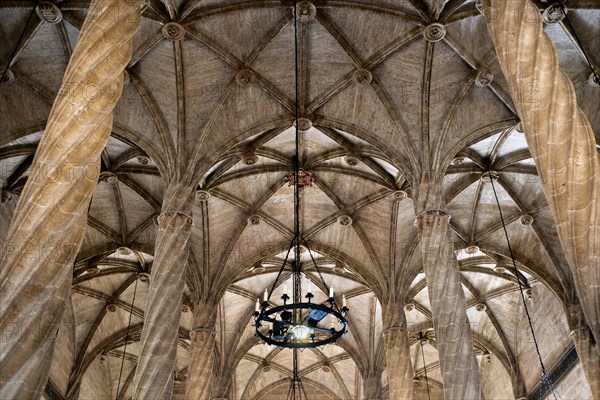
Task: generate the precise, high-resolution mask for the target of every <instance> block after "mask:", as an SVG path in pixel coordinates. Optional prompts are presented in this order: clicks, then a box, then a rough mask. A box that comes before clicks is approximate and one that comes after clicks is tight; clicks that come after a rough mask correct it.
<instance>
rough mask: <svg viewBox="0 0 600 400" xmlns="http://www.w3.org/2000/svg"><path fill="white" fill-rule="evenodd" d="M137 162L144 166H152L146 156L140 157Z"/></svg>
mask: <svg viewBox="0 0 600 400" xmlns="http://www.w3.org/2000/svg"><path fill="white" fill-rule="evenodd" d="M137 161H138V162H139V163H140V164H142V165H148V164H150V159H149V158H148V157H146V156H139V157H138V158H137Z"/></svg>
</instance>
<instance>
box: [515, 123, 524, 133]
mask: <svg viewBox="0 0 600 400" xmlns="http://www.w3.org/2000/svg"><path fill="white" fill-rule="evenodd" d="M515 131H517V132H519V133H525V130H524V128H523V122H520V121H519V122H518V123H517V125H515Z"/></svg>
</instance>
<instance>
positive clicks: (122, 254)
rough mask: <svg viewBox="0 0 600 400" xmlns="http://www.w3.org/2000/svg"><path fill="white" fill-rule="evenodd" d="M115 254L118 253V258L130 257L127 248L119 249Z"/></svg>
mask: <svg viewBox="0 0 600 400" xmlns="http://www.w3.org/2000/svg"><path fill="white" fill-rule="evenodd" d="M117 253H119V255H120V256H128V255H131V250H129V249H128V248H127V247H119V248H118V249H117Z"/></svg>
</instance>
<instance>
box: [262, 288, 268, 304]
mask: <svg viewBox="0 0 600 400" xmlns="http://www.w3.org/2000/svg"><path fill="white" fill-rule="evenodd" d="M268 300H269V291H268V290H267V289H265V295H264V296H263V301H268Z"/></svg>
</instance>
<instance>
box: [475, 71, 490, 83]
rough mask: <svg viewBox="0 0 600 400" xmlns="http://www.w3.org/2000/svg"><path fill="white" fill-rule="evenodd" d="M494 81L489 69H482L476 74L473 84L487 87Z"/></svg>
mask: <svg viewBox="0 0 600 400" xmlns="http://www.w3.org/2000/svg"><path fill="white" fill-rule="evenodd" d="M492 80H494V74H492V72H491V71H490V70H489V69H482V70H481V71H479V72H477V77H475V84H476V85H477V86H479V87H486V86H489V85H490V83H492Z"/></svg>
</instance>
